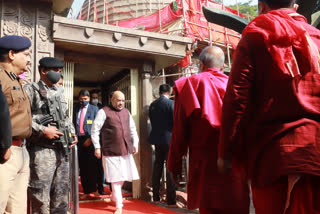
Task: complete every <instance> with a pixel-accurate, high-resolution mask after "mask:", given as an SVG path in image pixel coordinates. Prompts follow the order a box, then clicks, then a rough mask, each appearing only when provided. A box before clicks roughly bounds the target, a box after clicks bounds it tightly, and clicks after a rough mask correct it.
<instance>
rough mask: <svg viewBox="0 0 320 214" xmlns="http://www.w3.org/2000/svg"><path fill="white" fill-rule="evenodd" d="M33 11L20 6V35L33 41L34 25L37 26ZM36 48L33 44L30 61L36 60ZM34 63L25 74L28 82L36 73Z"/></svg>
mask: <svg viewBox="0 0 320 214" xmlns="http://www.w3.org/2000/svg"><path fill="white" fill-rule="evenodd" d="M32 13H33V11H32V10H31V9H30V8H23V9H22V8H20V29H19V31H20V33H19V35H20V36H24V37H26V38H28V39H30V40H31V42H32V41H34V36H33V35H34V26H35V17H34V16H33V14H32ZM33 53H34V48H33V45H32V46H31V47H30V53H29V57H30V61H31V62H33V61H34V57H33ZM32 65H33V63H31V64H30V65H29V66H28V72H27V73H26V76H25V81H26V82H31V81H32V80H33V75H32V74H33V73H34V66H32Z"/></svg>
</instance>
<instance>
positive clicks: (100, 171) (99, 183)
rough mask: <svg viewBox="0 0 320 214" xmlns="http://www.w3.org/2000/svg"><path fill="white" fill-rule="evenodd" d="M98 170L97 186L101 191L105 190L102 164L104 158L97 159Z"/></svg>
mask: <svg viewBox="0 0 320 214" xmlns="http://www.w3.org/2000/svg"><path fill="white" fill-rule="evenodd" d="M97 165H98V171H97V186H98V190H99V192H104V188H103V184H104V180H105V178H104V170H103V164H102V158H100V159H97Z"/></svg>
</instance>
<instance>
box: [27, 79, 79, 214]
mask: <svg viewBox="0 0 320 214" xmlns="http://www.w3.org/2000/svg"><path fill="white" fill-rule="evenodd" d="M40 89H42V90H40ZM25 90H26V92H27V94H28V96H29V98H30V102H31V112H32V129H33V130H32V137H31V138H30V140H29V143H28V151H29V154H30V170H31V174H30V183H29V188H28V193H29V197H30V199H31V209H32V213H41V214H49V213H50V214H55V213H56V214H65V213H67V208H68V192H69V161H68V156H67V155H68V154H67V155H66V154H65V153H64V152H63V149H61V145H60V144H59V143H57V142H53V140H49V139H47V138H45V136H44V135H43V129H44V128H45V127H46V126H44V125H42V124H41V122H40V121H41V118H43V117H44V116H46V109H47V107H48V106H47V105H49V104H47V103H48V102H46V100H45V99H44V97H45V96H46V97H47V99H48V100H50V99H54V98H55V97H56V96H57V97H59V98H60V100H61V107H62V111H63V112H64V115H63V116H64V118H65V124H66V126H68V127H69V128H70V130H71V133H72V134H74V133H75V130H74V127H73V125H72V122H71V120H70V118H69V116H68V107H67V102H66V100H65V98H64V96H63V94H62V93H61V92H59V91H58V90H57V87H56V86H55V85H53V86H52V87H48V85H46V84H45V83H44V82H43V81H42V80H40V81H39V82H38V83H32V84H27V85H25ZM43 94H44V95H45V96H43Z"/></svg>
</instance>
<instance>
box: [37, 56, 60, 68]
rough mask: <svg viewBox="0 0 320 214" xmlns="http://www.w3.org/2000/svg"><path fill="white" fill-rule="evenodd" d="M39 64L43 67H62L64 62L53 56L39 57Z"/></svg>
mask: <svg viewBox="0 0 320 214" xmlns="http://www.w3.org/2000/svg"><path fill="white" fill-rule="evenodd" d="M39 65H40V67H44V68H63V67H64V62H63V61H61V60H60V59H57V58H54V57H43V58H42V59H40V61H39Z"/></svg>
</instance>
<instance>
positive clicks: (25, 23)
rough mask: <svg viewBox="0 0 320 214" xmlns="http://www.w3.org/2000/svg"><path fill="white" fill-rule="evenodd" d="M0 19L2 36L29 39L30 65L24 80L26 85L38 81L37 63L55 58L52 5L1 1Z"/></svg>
mask: <svg viewBox="0 0 320 214" xmlns="http://www.w3.org/2000/svg"><path fill="white" fill-rule="evenodd" d="M0 16H1V23H0V35H1V36H6V35H19V36H24V37H26V38H28V39H30V40H31V42H32V46H31V48H30V58H31V64H30V65H29V69H28V72H27V74H26V79H25V80H26V81H28V82H29V81H37V80H39V72H38V62H39V60H40V59H41V58H42V57H45V56H54V43H53V41H52V17H53V12H52V5H51V3H45V2H41V3H40V2H39V3H35V2H26V1H23V0H2V1H0Z"/></svg>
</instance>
